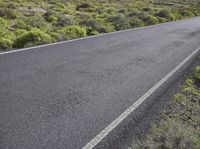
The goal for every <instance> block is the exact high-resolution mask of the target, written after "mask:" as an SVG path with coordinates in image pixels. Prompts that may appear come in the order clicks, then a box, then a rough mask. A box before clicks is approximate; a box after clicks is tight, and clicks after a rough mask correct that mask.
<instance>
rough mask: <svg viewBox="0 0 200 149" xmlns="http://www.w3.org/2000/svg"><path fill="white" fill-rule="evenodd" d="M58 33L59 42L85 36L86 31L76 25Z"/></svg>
mask: <svg viewBox="0 0 200 149" xmlns="http://www.w3.org/2000/svg"><path fill="white" fill-rule="evenodd" d="M58 33H59V34H60V35H59V37H58V39H59V40H66V39H74V38H79V37H85V36H86V35H87V32H86V29H84V28H82V27H79V26H76V25H73V26H67V27H64V28H62V29H61V30H59V31H58Z"/></svg>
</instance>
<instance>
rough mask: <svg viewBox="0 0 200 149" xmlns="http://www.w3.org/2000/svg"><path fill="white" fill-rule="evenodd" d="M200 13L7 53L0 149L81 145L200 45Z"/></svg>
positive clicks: (2, 64)
mask: <svg viewBox="0 0 200 149" xmlns="http://www.w3.org/2000/svg"><path fill="white" fill-rule="evenodd" d="M199 39H200V17H196V18H192V19H187V20H183V21H177V22H171V23H167V24H161V25H158V26H152V27H147V28H141V29H136V30H129V31H124V32H119V33H114V34H107V35H104V36H98V37H94V38H88V39H81V40H77V41H73V42H68V43H61V44H57V45H52V46H46V47H41V48H36V49H31V50H27V51H21V52H16V53H9V54H5V55H0V149H79V148H81V147H83V146H84V145H85V144H86V143H87V142H89V141H90V140H91V139H92V138H93V137H95V136H96V135H97V134H98V133H99V132H100V131H101V130H102V129H104V128H105V127H106V126H108V125H109V124H110V123H111V122H112V121H113V120H114V119H116V118H117V117H118V116H119V115H120V114H121V113H122V112H124V111H125V110H126V109H127V108H128V107H129V106H130V105H131V104H133V103H134V102H135V101H136V100H137V99H138V98H139V97H141V96H142V95H143V94H144V93H145V92H146V91H147V90H149V89H150V88H151V87H152V86H154V85H155V84H156V83H157V82H158V81H160V79H162V78H163V77H164V76H165V75H166V74H167V73H169V72H170V71H171V70H172V69H173V68H174V67H176V66H177V65H178V64H179V63H180V62H181V61H183V60H184V59H185V58H186V57H187V56H189V55H190V54H191V53H192V52H193V51H195V50H196V48H197V47H199V46H200V40H199Z"/></svg>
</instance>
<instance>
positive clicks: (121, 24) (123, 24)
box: [108, 15, 130, 31]
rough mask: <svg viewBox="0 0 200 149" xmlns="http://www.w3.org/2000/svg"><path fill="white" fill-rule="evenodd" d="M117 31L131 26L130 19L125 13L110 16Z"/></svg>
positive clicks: (110, 20)
mask: <svg viewBox="0 0 200 149" xmlns="http://www.w3.org/2000/svg"><path fill="white" fill-rule="evenodd" d="M108 21H109V22H111V23H112V24H113V26H114V27H115V29H116V30H117V31H119V30H125V29H128V28H130V24H129V21H128V19H127V18H126V17H125V16H124V15H116V16H113V17H110V18H108Z"/></svg>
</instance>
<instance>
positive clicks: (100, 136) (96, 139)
mask: <svg viewBox="0 0 200 149" xmlns="http://www.w3.org/2000/svg"><path fill="white" fill-rule="evenodd" d="M199 54H200V46H199V47H198V48H197V49H196V50H195V51H194V52H192V53H191V54H190V55H189V56H188V57H186V58H185V59H184V60H183V61H182V62H181V63H180V64H179V65H178V66H176V67H175V68H174V69H172V70H171V71H170V72H169V73H168V74H167V75H166V76H165V77H163V78H162V79H161V80H160V81H159V82H158V83H157V84H155V85H154V86H153V87H152V88H150V89H149V90H148V91H147V92H146V93H145V94H143V96H141V97H140V98H139V99H138V100H137V101H136V102H135V103H133V104H132V105H131V106H130V107H129V108H128V109H126V110H125V111H124V112H123V113H122V114H121V115H120V116H118V117H117V118H116V119H115V120H114V121H113V122H111V123H110V124H109V125H108V126H107V127H105V128H104V129H103V130H102V131H101V132H100V133H98V134H97V135H96V136H95V137H94V138H93V139H92V140H91V141H89V142H88V143H87V144H86V145H85V146H84V147H82V149H93V148H95V147H96V146H97V145H98V144H99V143H100V142H101V141H102V140H103V139H105V138H106V137H107V136H108V135H109V134H110V133H111V132H112V131H113V130H114V129H115V128H116V127H118V125H120V124H121V123H122V122H123V121H124V120H125V119H126V118H127V117H128V116H129V115H131V114H132V113H133V112H134V111H135V110H136V109H137V108H138V107H139V106H141V105H142V103H143V102H144V101H145V100H146V99H148V98H149V97H150V96H151V95H152V94H153V93H154V92H156V91H157V90H158V89H159V88H160V87H161V86H163V84H165V83H166V82H167V81H168V80H169V79H170V78H172V77H173V76H174V75H175V74H176V73H177V72H178V71H179V70H181V69H182V67H184V66H185V65H187V63H192V62H191V61H193V60H194V59H195V58H196V57H197V56H198V55H199Z"/></svg>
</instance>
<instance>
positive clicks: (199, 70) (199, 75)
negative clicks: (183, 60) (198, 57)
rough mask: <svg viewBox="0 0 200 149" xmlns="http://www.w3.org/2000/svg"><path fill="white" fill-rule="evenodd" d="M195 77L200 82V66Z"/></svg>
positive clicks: (196, 69)
mask: <svg viewBox="0 0 200 149" xmlns="http://www.w3.org/2000/svg"><path fill="white" fill-rule="evenodd" d="M194 77H195V78H196V79H198V80H200V66H197V67H196V68H195V74H194Z"/></svg>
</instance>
